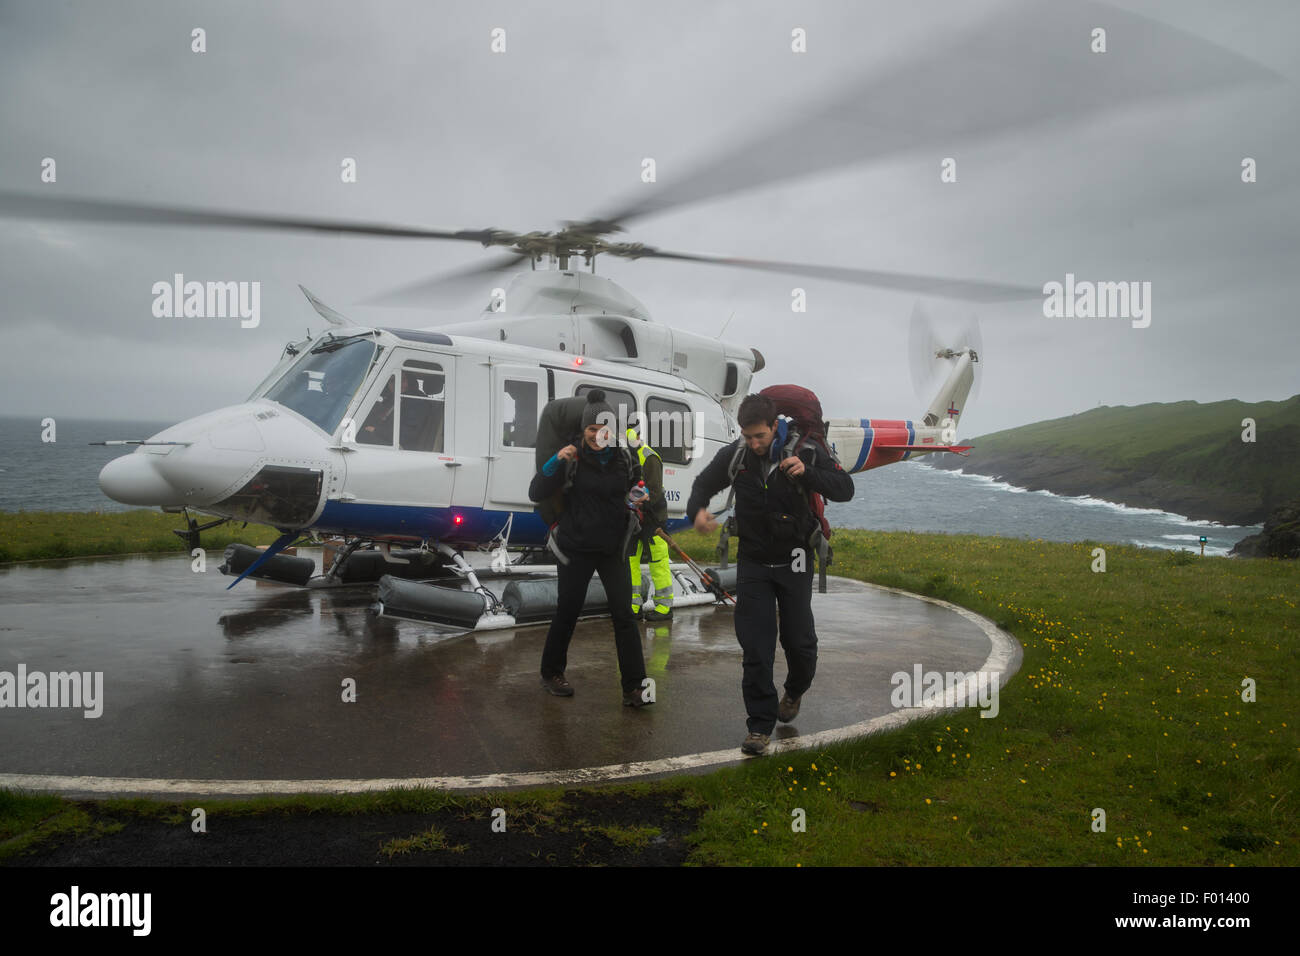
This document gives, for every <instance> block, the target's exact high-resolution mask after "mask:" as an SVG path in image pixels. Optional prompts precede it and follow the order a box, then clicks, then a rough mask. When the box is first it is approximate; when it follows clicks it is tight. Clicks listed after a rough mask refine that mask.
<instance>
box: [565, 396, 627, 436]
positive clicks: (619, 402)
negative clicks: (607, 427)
mask: <svg viewBox="0 0 1300 956" xmlns="http://www.w3.org/2000/svg"><path fill="white" fill-rule="evenodd" d="M597 388H598V389H600V390H601V391H602V392H604V393H605V401H606V402H608V403H609V407H610V408H612V409H614V414H615V415H617V416H618V421H617V422H615V425H618V426H622V428H627V427H628V426H629V425H634V424H636V420H635V419H634V418H633V417H632V415H633V413H634V412H635V411H636V396H635V395H633V394H632V393H631V392H625V391H623V390H622V389H617V388H609V387H607V386H605V385H579V386H578V387H577V388H576V389H574V392H573V394H574V395H586V394H587V393H588V392H590V391H592V390H593V389H597ZM619 430H620V429H618V428H615V431H619Z"/></svg>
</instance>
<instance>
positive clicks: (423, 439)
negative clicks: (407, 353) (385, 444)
mask: <svg viewBox="0 0 1300 956" xmlns="http://www.w3.org/2000/svg"><path fill="white" fill-rule="evenodd" d="M445 383H446V376H445V375H444V374H443V370H442V366H441V365H438V364H436V363H434V362H407V363H405V364H404V365H403V366H402V401H401V407H400V410H399V412H398V422H397V434H398V447H399V448H401V449H402V450H403V451H442V450H443V429H444V426H445V424H446V407H447V398H446V395H445V394H444V385H445Z"/></svg>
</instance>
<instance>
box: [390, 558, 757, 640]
mask: <svg viewBox="0 0 1300 956" xmlns="http://www.w3.org/2000/svg"><path fill="white" fill-rule="evenodd" d="M670 569H671V571H672V577H673V582H674V597H673V607H674V609H675V610H677V609H682V608H687V607H703V606H706V605H713V604H716V603H717V602H718V596H717V594H715V592H714V591H713V590H711V589H710V588H709V587H707V586H705V585H704V583H703V582H702V581H701V580H700V578H699V576H698V574H697V569H692V568H691V566H690V565H687V564H673V565H670ZM480 570H481V573H478V572H479V571H480ZM456 571H457V573H459V574H463V575H464V584H463V586H461V587H451V586H448V585H446V584H428V583H421V582H416V581H410V580H404V579H401V578H397V577H392V576H385V577H384V578H382V579H381V580H380V582H379V593H378V600H377V601H376V602H375V603H374V604H372V605H371V606H370V610H371V612H372V613H374V614H375V615H377V616H379V617H391V618H397V619H398V620H406V621H415V622H419V623H425V624H436V625H441V626H444V627H453V628H457V629H462V630H468V631H490V630H503V629H509V628H519V627H530V626H533V625H539V624H550V622H551V619H552V618H553V617H554V615H555V606H556V603H557V598H558V577H557V575H556V573H555V571H554V570H551V571H550V572H549V573H547V572H546V571H545V570H544V569H542V568H529V569H527V570H525V569H516V570H515V573H514V574H510V573H508V572H493V571H491V570H487V569H474V571H473V572H471V571H467V570H465V569H456ZM706 573H707V574H709V575H711V576H714V577H716V578H719V579H721V580H722V584H723V586H724V587H727V586H730V587H733V588H734V586H735V582H734V577H735V570H734V569H732V570H731V572H730V575H729V576H728V573H727V572H725V571H722V572H720V571H715V570H712V569H708V570H706ZM646 577H647V578H648V577H649V575H646ZM728 577H730V578H731V579H733V580H728ZM501 580H506V581H507V583H506V585H505V588H504V589H503V590H502V591H501V592H500V595H501V596H500V598H499V599H498V598H497V594H496V592H494V591H492V590H489V589H488V588H487V587H486V585H485V584H484V582H485V581H486V582H492V581H501ZM650 600H651V602H652V603H653V596H652V597H651V599H650ZM608 616H609V602H608V599H607V597H606V595H605V589H604V588H603V587H602V586H601V583H600V579H599V578H595V577H593V578H592V580H591V583H590V584H589V585H588V587H587V599H586V602H585V604H584V606H583V610H582V613H581V614H580V615H579V619H583V618H593V617H608Z"/></svg>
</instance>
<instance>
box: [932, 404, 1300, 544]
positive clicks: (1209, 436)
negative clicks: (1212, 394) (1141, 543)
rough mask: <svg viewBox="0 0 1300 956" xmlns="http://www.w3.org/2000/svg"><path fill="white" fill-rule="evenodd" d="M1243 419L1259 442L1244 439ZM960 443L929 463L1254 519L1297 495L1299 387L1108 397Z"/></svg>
mask: <svg viewBox="0 0 1300 956" xmlns="http://www.w3.org/2000/svg"><path fill="white" fill-rule="evenodd" d="M1245 418H1251V419H1254V421H1255V441H1254V442H1243V441H1242V437H1241V436H1242V431H1243V429H1242V425H1241V422H1242V419H1245ZM963 443H965V444H970V445H973V446H974V447H973V449H972V451H971V453H970V455H969V457H966V458H962V457H957V456H944V457H945V460H943V461H935V462H933V464H935V465H936V466H938V467H945V468H961V469H963V470H964V471H966V472H968V473H970V472H973V473H976V474H983V475H992V476H997V477H1001V478H1003V479H1004V480H1006V481H1009V482H1011V483H1012V484H1015V485H1018V486H1021V487H1028V488H1031V490H1037V489H1039V488H1045V489H1047V490H1049V491H1053V492H1056V493H1058V494H1072V495H1078V494H1089V495H1094V496H1096V497H1099V498H1105V499H1107V500H1109V501H1119V502H1121V503H1123V504H1131V505H1135V506H1140V507H1156V508H1165V509H1167V510H1169V511H1174V512H1177V513H1180V514H1186V515H1188V516H1190V517H1193V518H1209V519H1213V520H1217V521H1224V522H1230V523H1233V524H1257V523H1259V522H1262V521H1263V520H1264V518H1265V517H1267V515H1268V513H1269V512H1270V511H1271V510H1272V509H1273V508H1275V507H1277V506H1278V505H1281V504H1284V503H1286V502H1288V501H1292V500H1294V499H1296V498H1300V395H1293V396H1292V397H1291V398H1288V399H1286V400H1284V401H1276V402H1241V401H1237V400H1235V399H1233V400H1228V401H1222V402H1211V403H1209V404H1201V403H1199V402H1193V401H1186V402H1168V403H1166V402H1152V403H1150V404H1147V405H1137V406H1119V407H1109V406H1103V407H1101V408H1095V409H1091V410H1089V411H1086V412H1080V413H1078V414H1076V415H1070V416H1067V417H1065V418H1056V419H1052V420H1050V421H1045V422H1036V423H1035V424H1032V425H1024V426H1020V427H1018V428H1013V429H1007V430H1005V431H1000V432H994V433H992V434H989V435H981V436H979V437H977V438H974V439H970V440H965V439H963Z"/></svg>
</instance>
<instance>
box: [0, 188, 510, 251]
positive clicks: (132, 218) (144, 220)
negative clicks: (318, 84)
mask: <svg viewBox="0 0 1300 956" xmlns="http://www.w3.org/2000/svg"><path fill="white" fill-rule="evenodd" d="M0 216H10V217H15V218H21V219H39V220H51V219H56V220H71V221H75V222H116V223H129V224H136V225H162V226H173V225H174V226H234V227H237V228H240V229H283V230H288V231H292V232H332V233H346V234H350V235H355V236H390V237H396V238H402V239H459V240H463V241H467V242H479V243H482V242H485V241H487V240H488V239H490V238H492V234H493V233H492V230H490V229H483V230H477V231H476V230H469V229H460V230H456V231H452V230H447V229H425V228H423V227H419V226H393V225H389V224H386V223H374V222H349V221H346V220H339V219H307V218H301V217H297V216H267V215H261V214H257V213H231V212H218V211H216V210H214V209H191V208H183V207H175V206H154V205H149V204H146V203H132V202H108V201H106V200H102V199H74V198H69V197H66V196H57V195H41V194H33V193H15V192H0Z"/></svg>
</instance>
